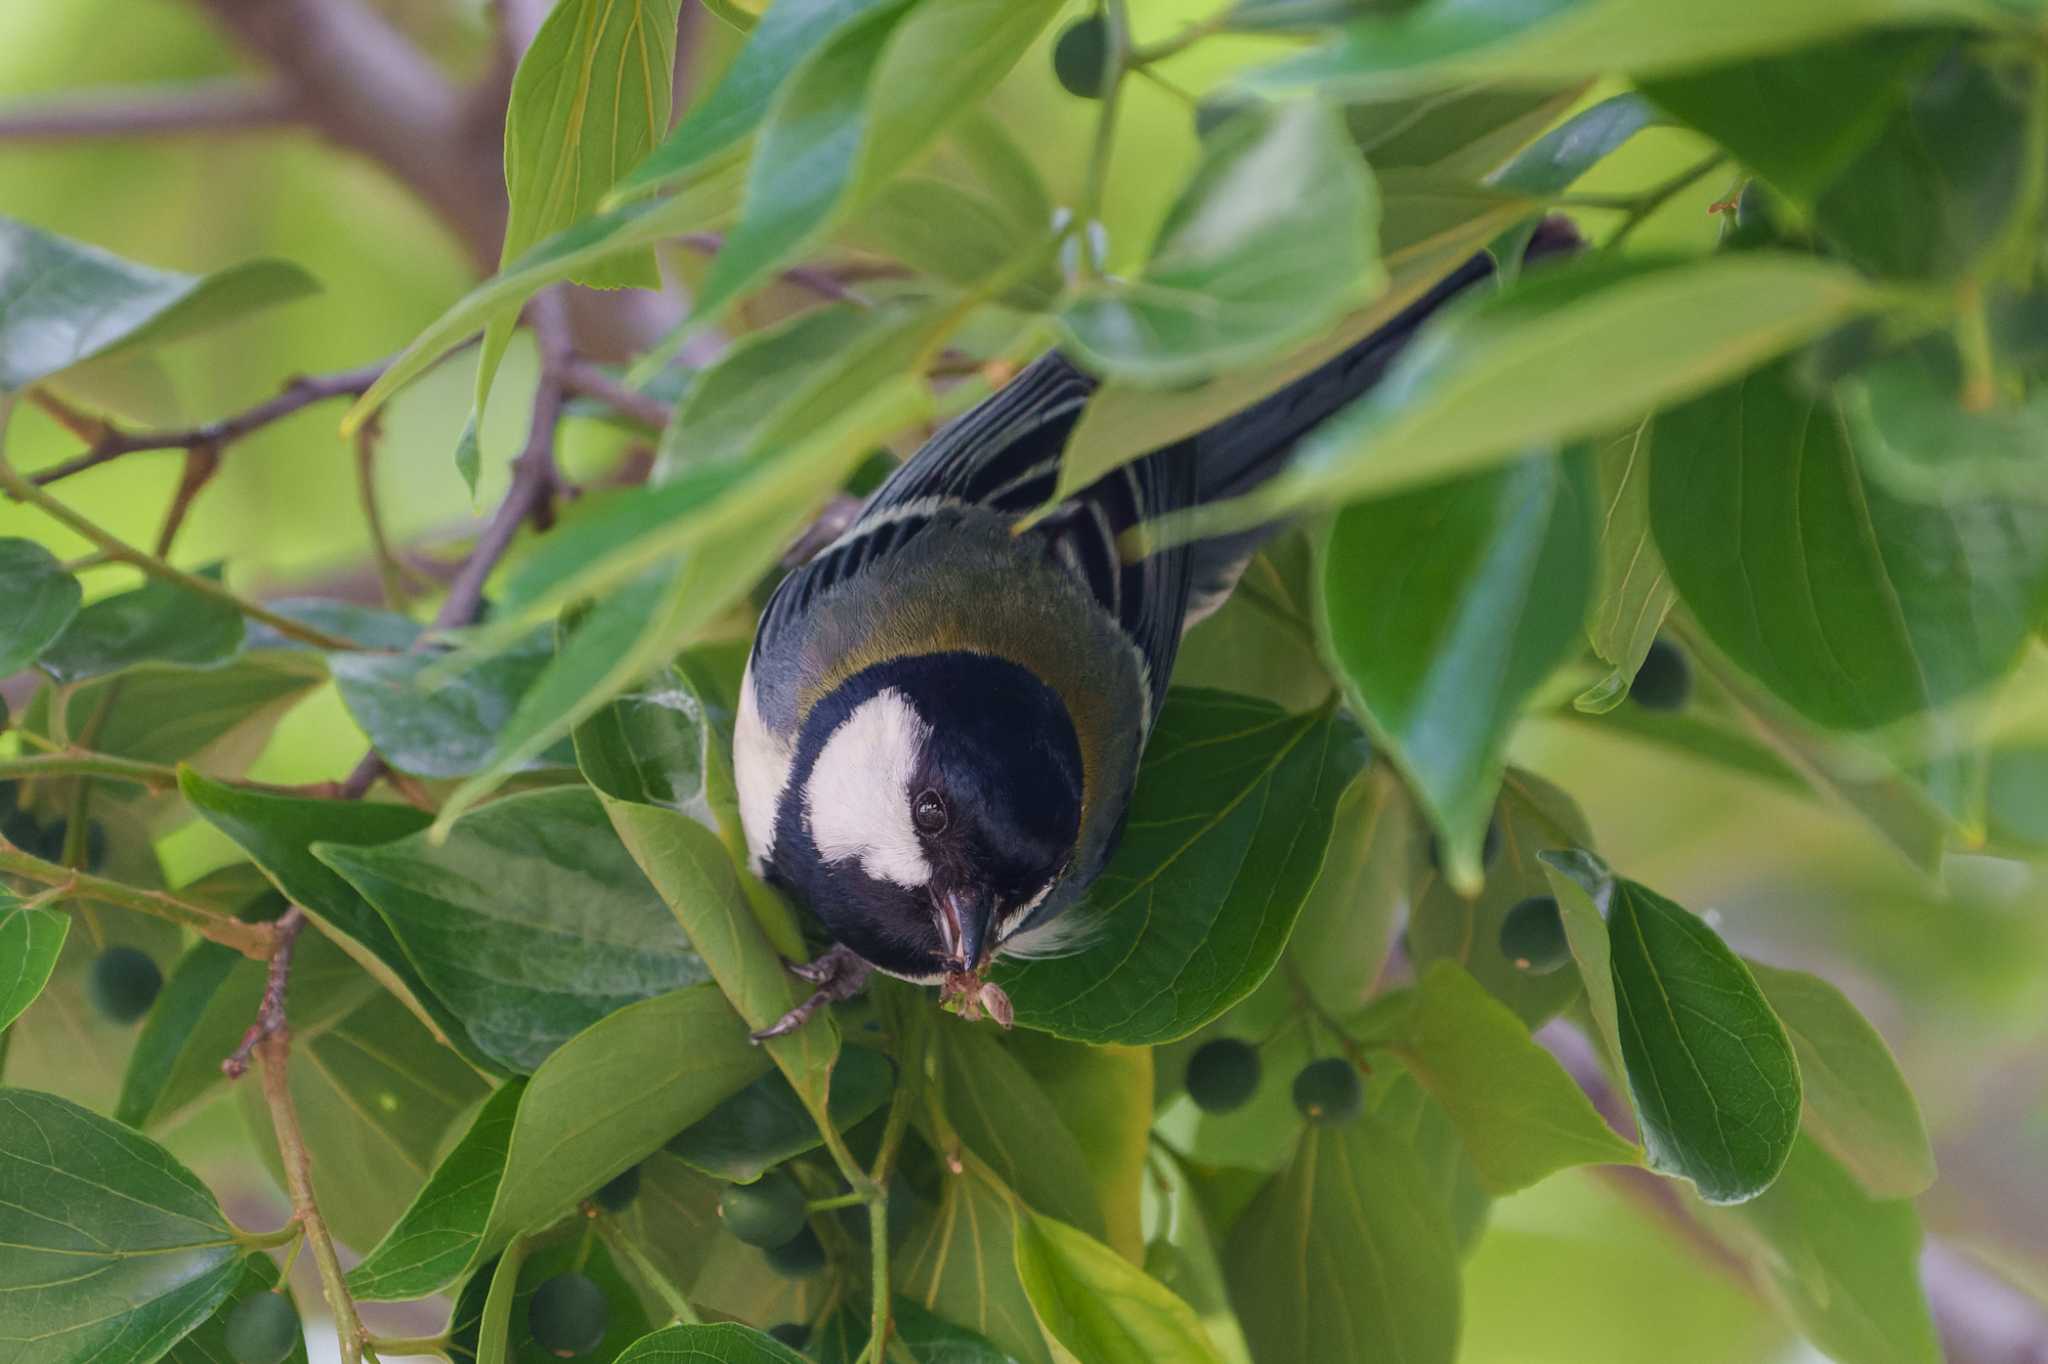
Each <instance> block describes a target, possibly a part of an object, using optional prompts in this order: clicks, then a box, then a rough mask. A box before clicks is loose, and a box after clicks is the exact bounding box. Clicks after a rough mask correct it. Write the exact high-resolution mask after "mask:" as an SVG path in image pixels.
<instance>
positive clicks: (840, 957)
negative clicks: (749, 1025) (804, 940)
mask: <svg viewBox="0 0 2048 1364" xmlns="http://www.w3.org/2000/svg"><path fill="white" fill-rule="evenodd" d="M784 965H786V966H787V967H788V968H789V973H790V974H791V975H793V976H795V977H796V978H797V979H798V980H805V981H809V982H810V983H811V984H812V985H815V986H817V987H818V988H817V989H815V990H813V991H812V992H811V996H810V998H809V999H806V1000H805V1001H804V1002H803V1003H801V1004H799V1005H797V1006H796V1007H795V1008H794V1009H791V1010H790V1011H789V1012H788V1013H786V1014H784V1015H783V1016H782V1017H780V1018H778V1019H776V1020H775V1021H774V1022H773V1023H770V1024H769V1025H768V1026H767V1027H765V1028H763V1029H761V1030H760V1031H759V1032H756V1033H752V1034H750V1036H751V1037H752V1038H753V1040H754V1041H755V1042H756V1043H757V1044H758V1043H761V1042H766V1041H767V1040H768V1039H769V1038H771V1037H787V1036H788V1035H789V1034H791V1033H793V1032H795V1031H796V1030H797V1029H798V1028H801V1027H802V1026H803V1025H804V1024H806V1023H808V1022H810V1021H811V1015H812V1014H815V1013H816V1012H818V1010H820V1009H822V1008H824V1007H825V1006H826V1005H827V1004H837V1003H839V1002H841V1001H842V1000H848V999H852V998H853V997H854V996H855V995H857V994H859V993H860V991H861V987H862V986H863V985H866V984H867V983H868V977H869V976H871V975H873V974H874V971H875V968H874V967H872V966H870V965H868V964H867V962H865V961H863V960H861V958H860V957H859V956H857V955H856V954H855V953H854V951H853V949H852V948H850V947H846V946H843V945H841V944H838V943H835V944H833V946H832V948H831V950H830V951H828V952H826V953H825V955H823V956H822V957H819V958H818V959H817V960H816V961H809V962H785V963H784Z"/></svg>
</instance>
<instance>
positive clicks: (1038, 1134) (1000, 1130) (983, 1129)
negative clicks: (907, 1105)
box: [933, 1027, 1107, 1235]
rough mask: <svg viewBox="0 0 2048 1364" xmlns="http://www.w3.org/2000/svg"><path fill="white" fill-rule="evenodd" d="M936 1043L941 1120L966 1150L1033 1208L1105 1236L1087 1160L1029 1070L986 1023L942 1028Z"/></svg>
mask: <svg viewBox="0 0 2048 1364" xmlns="http://www.w3.org/2000/svg"><path fill="white" fill-rule="evenodd" d="M933 1045H934V1047H935V1048H936V1049H937V1052H938V1057H937V1064H938V1075H939V1081H938V1083H939V1089H938V1092H939V1093H940V1094H942V1095H943V1096H944V1102H945V1108H946V1118H947V1120H948V1121H949V1122H951V1123H952V1125H953V1129H954V1131H955V1132H956V1133H958V1135H959V1137H960V1140H961V1141H962V1142H963V1143H965V1144H966V1146H967V1148H968V1149H969V1150H971V1151H973V1152H974V1153H975V1154H976V1155H978V1156H980V1157H981V1158H982V1159H983V1160H984V1161H986V1162H987V1163H988V1166H989V1169H990V1170H992V1171H993V1172H994V1173H995V1175H996V1176H997V1177H998V1178H999V1179H1001V1180H1002V1181H1003V1182H1004V1183H1005V1184H1007V1185H1008V1186H1009V1187H1010V1188H1011V1189H1013V1190H1014V1191H1015V1192H1016V1194H1017V1196H1018V1197H1019V1198H1020V1199H1022V1200H1023V1201H1024V1202H1025V1203H1026V1204H1028V1205H1030V1206H1031V1207H1032V1208H1034V1209H1037V1210H1039V1211H1041V1212H1044V1213H1047V1214H1049V1215H1052V1216H1055V1217H1058V1218H1060V1219H1061V1220H1062V1221H1066V1222H1069V1223H1072V1224H1073V1225H1075V1226H1077V1227H1079V1228H1081V1229H1082V1230H1083V1231H1085V1232H1088V1233H1090V1234H1093V1235H1102V1234H1103V1233H1104V1232H1105V1229H1106V1227H1107V1223H1106V1222H1105V1220H1104V1218H1103V1215H1102V1207H1101V1204H1100V1203H1099V1202H1098V1201H1097V1199H1096V1196H1095V1185H1094V1180H1093V1178H1092V1175H1091V1173H1090V1171H1089V1168H1088V1159H1087V1157H1086V1156H1084V1155H1083V1154H1082V1152H1081V1146H1080V1143H1079V1142H1078V1141H1077V1140H1076V1139H1075V1137H1074V1134H1073V1132H1072V1131H1071V1130H1070V1129H1069V1128H1068V1126H1067V1114H1066V1112H1065V1111H1064V1110H1062V1109H1061V1108H1059V1107H1058V1106H1056V1105H1055V1104H1054V1103H1053V1102H1052V1099H1051V1097H1050V1096H1049V1095H1047V1093H1046V1092H1045V1090H1044V1089H1043V1088H1042V1087H1041V1086H1040V1085H1039V1083H1038V1081H1037V1080H1036V1079H1035V1078H1033V1076H1032V1074H1031V1072H1030V1071H1028V1070H1026V1069H1025V1068H1024V1066H1023V1064H1022V1063H1021V1062H1020V1061H1018V1060H1017V1059H1016V1058H1015V1057H1013V1056H1012V1055H1011V1054H1010V1053H1009V1051H1008V1049H1007V1048H1006V1047H1005V1046H1004V1045H1003V1043H1002V1041H1000V1040H999V1039H998V1038H997V1037H996V1036H995V1035H994V1033H993V1032H992V1031H991V1030H989V1029H987V1028H965V1027H959V1028H946V1029H944V1030H942V1031H941V1033H940V1034H939V1036H938V1037H937V1038H936V1039H934V1042H933Z"/></svg>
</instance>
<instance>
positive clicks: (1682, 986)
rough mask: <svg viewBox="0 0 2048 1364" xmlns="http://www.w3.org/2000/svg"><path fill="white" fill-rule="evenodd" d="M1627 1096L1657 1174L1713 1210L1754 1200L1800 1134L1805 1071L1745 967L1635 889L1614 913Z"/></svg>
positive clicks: (1698, 925)
mask: <svg viewBox="0 0 2048 1364" xmlns="http://www.w3.org/2000/svg"><path fill="white" fill-rule="evenodd" d="M1608 936H1609V939H1610V941H1611V944H1612V948H1613V954H1614V962H1613V964H1614V995H1615V1005H1616V1008H1617V1011H1618V1016H1619V1022H1620V1029H1621V1053H1622V1058H1623V1060H1624V1061H1625V1062H1626V1063H1627V1067H1628V1083H1629V1091H1630V1093H1631V1095H1632V1096H1633V1097H1634V1100H1635V1106H1636V1115H1637V1118H1638V1120H1639V1125H1640V1126H1641V1128H1642V1135H1643V1145H1644V1148H1645V1149H1646V1151H1647V1152H1648V1154H1649V1158H1650V1166H1651V1168H1652V1169H1656V1170H1661V1171H1663V1172H1664V1173H1666V1174H1671V1175H1677V1176H1680V1177H1682V1178H1685V1179H1689V1180H1691V1181H1692V1182H1693V1183H1694V1184H1695V1185H1696V1186H1698V1188H1699V1191H1700V1196H1701V1197H1702V1198H1704V1199H1706V1200H1707V1201H1708V1202H1709V1203H1740V1202H1742V1201H1743V1200H1745V1199H1749V1198H1754V1197H1756V1196H1757V1195H1758V1194H1760V1193H1762V1192H1763V1191H1764V1190H1765V1189H1767V1188H1769V1187H1770V1186H1771V1181H1772V1180H1774V1179H1776V1178H1777V1177H1778V1171H1779V1170H1780V1169H1782V1168H1783V1166H1784V1164H1785V1159H1786V1156H1787V1155H1788V1154H1789V1153H1790V1151H1791V1149H1792V1140H1793V1138H1794V1137H1795V1136H1797V1135H1798V1132H1799V1101H1800V1080H1799V1063H1798V1061H1797V1060H1796V1059H1795V1057H1794V1055H1793V1051H1792V1043H1791V1040H1790V1039H1789V1038H1787V1037H1786V1035H1785V1026H1784V1024H1782V1023H1780V1022H1779V1021H1778V1016H1777V1015H1776V1014H1774V1013H1772V1012H1771V1006H1770V1004H1769V1003H1768V1002H1767V1001H1766V1000H1765V999H1764V996H1763V993H1762V991H1760V990H1759V989H1758V988H1757V984H1756V979H1755V977H1753V976H1751V975H1750V973H1749V968H1747V967H1746V966H1744V965H1743V964H1742V959H1741V958H1740V957H1738V956H1736V955H1735V954H1734V953H1733V952H1731V951H1729V950H1728V945H1727V944H1726V943H1724V942H1722V941H1721V939H1720V936H1719V935H1718V934H1716V933H1715V932H1714V930H1713V929H1711V928H1709V927H1708V926H1707V924H1706V922H1705V921H1704V920H1702V919H1700V918H1698V917H1696V916H1694V915H1691V914H1688V913H1686V912H1685V911H1684V910H1683V909H1680V908H1679V907H1678V906H1677V905H1675V904H1673V903H1671V901H1669V900H1667V899H1665V898H1664V897H1663V896H1661V895H1659V894H1657V893H1656V892H1655V891H1653V890H1650V889H1648V888H1647V887H1644V886H1641V885H1638V884H1637V883H1636V882H1634V881H1627V880H1618V881H1616V882H1615V883H1614V896H1613V902H1612V905H1611V907H1610V908H1609V911H1608Z"/></svg>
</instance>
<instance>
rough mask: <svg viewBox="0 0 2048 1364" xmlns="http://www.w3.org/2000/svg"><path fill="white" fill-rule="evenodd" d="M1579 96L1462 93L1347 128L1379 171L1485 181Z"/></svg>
mask: <svg viewBox="0 0 2048 1364" xmlns="http://www.w3.org/2000/svg"><path fill="white" fill-rule="evenodd" d="M1239 8H1240V12H1241V11H1242V6H1240V7H1239ZM1581 93H1583V87H1578V88H1566V89H1558V90H1541V89H1538V90H1509V89H1503V88H1501V87H1499V86H1494V85H1484V84H1481V85H1469V86H1459V87H1456V88H1453V89H1450V90H1433V91H1430V92H1429V93H1428V94H1423V95H1402V96H1398V97H1396V98H1393V99H1385V100H1366V101H1361V102H1358V103H1353V104H1349V105H1346V106H1345V109H1344V122H1345V125H1346V126H1347V127H1348V128H1349V129H1350V130H1351V137H1352V140H1353V141H1354V142H1356V143H1357V144H1358V150H1359V151H1361V152H1363V153H1364V154H1365V159H1366V160H1367V161H1368V162H1370V163H1371V164H1372V167H1373V169H1374V170H1376V171H1380V170H1388V169H1390V168H1393V167H1399V166H1407V167H1412V168H1415V169H1418V170H1429V171H1433V172H1434V173H1436V174H1438V175H1442V176H1445V177H1455V178H1460V179H1466V180H1480V179H1486V178H1489V177H1491V176H1493V175H1494V174H1495V173H1496V172H1499V171H1501V170H1502V169H1503V165H1504V163H1505V164H1507V165H1512V164H1516V163H1518V162H1519V161H1520V160H1521V156H1520V155H1518V153H1522V152H1523V148H1524V147H1525V146H1526V145H1527V144H1528V143H1529V141H1530V139H1531V138H1534V137H1535V136H1536V135H1537V134H1538V133H1541V132H1542V131H1543V130H1544V129H1545V128H1548V127H1549V126H1550V125H1551V124H1552V123H1555V122H1556V121H1557V117H1558V115H1559V114H1562V113H1563V112H1564V111H1565V110H1566V109H1568V108H1570V107H1571V106H1572V104H1573V103H1574V102H1575V101H1576V100H1577V99H1578V97H1579V95H1580V94H1581ZM1618 98H1625V96H1624V97H1618ZM1510 158H1513V160H1510ZM1508 187H1509V188H1519V186H1508Z"/></svg>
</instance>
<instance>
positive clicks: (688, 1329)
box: [616, 10, 804, 1364]
mask: <svg viewBox="0 0 2048 1364" xmlns="http://www.w3.org/2000/svg"><path fill="white" fill-rule="evenodd" d="M770 12H771V13H772V12H773V11H772V10H771V11H770ZM616 1364H804V1357H803V1356H802V1355H800V1354H798V1353H796V1351H794V1350H792V1349H790V1348H789V1347H788V1346H787V1345H784V1344H783V1343H782V1342H781V1341H779V1340H777V1339H775V1338H774V1337H773V1336H770V1335H767V1334H765V1333H764V1332H761V1331H756V1330H755V1329H754V1328H753V1327H751V1326H745V1325H742V1324H741V1323H739V1322H736V1321H719V1322H710V1323H707V1324H705V1325H700V1326H668V1327H664V1328H662V1329H661V1330H659V1331H656V1332H655V1333H654V1334H653V1335H649V1336H642V1337H641V1338H640V1339H638V1340H636V1341H634V1342H633V1343H632V1344H631V1345H628V1346H627V1347H626V1348H625V1350H624V1351H622V1352H621V1353H620V1354H619V1356H618V1359H617V1361H616Z"/></svg>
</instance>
